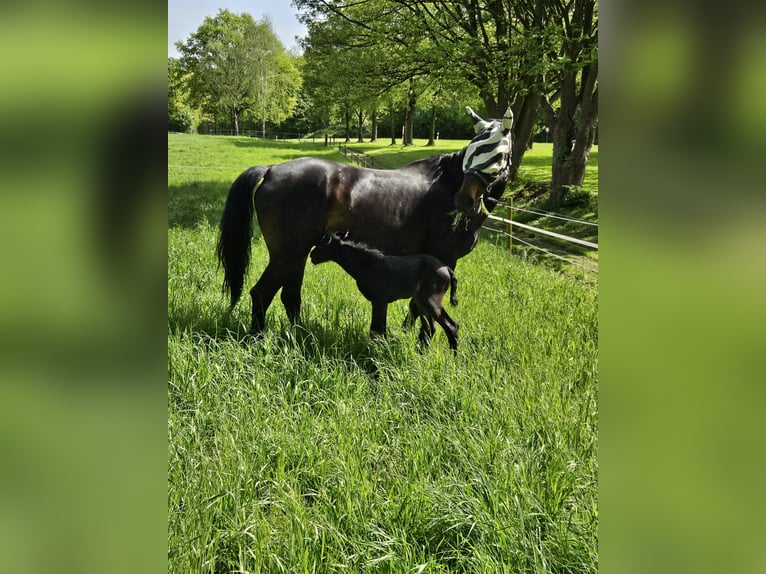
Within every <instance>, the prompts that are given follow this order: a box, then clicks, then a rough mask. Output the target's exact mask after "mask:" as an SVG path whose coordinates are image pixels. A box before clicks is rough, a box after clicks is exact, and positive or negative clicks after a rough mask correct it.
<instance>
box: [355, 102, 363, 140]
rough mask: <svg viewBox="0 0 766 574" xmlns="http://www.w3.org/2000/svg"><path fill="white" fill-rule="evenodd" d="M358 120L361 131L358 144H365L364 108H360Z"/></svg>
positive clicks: (357, 115) (358, 135) (357, 114)
mask: <svg viewBox="0 0 766 574" xmlns="http://www.w3.org/2000/svg"><path fill="white" fill-rule="evenodd" d="M356 118H357V120H358V125H359V130H358V134H357V139H356V141H357V143H364V138H363V137H362V136H363V129H364V111H362V108H359V109H358V110H357V112H356Z"/></svg>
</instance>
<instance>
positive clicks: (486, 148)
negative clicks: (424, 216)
mask: <svg viewBox="0 0 766 574" xmlns="http://www.w3.org/2000/svg"><path fill="white" fill-rule="evenodd" d="M466 111H467V112H468V114H469V115H470V116H471V119H472V120H473V129H474V131H475V132H476V136H475V137H474V138H473V139H472V140H471V143H469V144H468V145H467V146H466V148H465V155H464V156H463V173H464V174H465V175H464V176H463V184H462V185H461V186H460V189H459V190H458V191H457V193H456V194H455V207H456V208H457V210H458V211H460V212H462V213H465V214H468V215H471V214H476V213H478V212H479V209H480V199H481V196H482V195H483V194H484V192H486V191H487V187H489V184H490V182H491V180H492V179H493V178H494V176H495V175H496V174H497V173H498V172H499V171H500V170H502V169H503V168H505V167H506V166H507V165H508V163H509V162H510V154H511V126H512V125H513V112H512V111H511V108H510V107H508V109H507V110H506V111H505V115H504V116H503V119H502V121H500V120H489V121H484V120H483V119H481V118H480V117H479V116H478V115H476V113H475V112H474V111H473V110H472V109H471V108H470V107H466Z"/></svg>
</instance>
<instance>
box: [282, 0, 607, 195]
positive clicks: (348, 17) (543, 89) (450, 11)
mask: <svg viewBox="0 0 766 574" xmlns="http://www.w3.org/2000/svg"><path fill="white" fill-rule="evenodd" d="M596 3H597V0H487V1H486V2H478V0H294V4H295V5H296V6H297V7H298V8H299V9H300V10H302V11H303V12H302V13H303V14H304V17H306V18H311V19H314V20H315V21H316V22H318V26H321V25H322V23H323V22H324V21H325V20H329V19H330V18H335V19H341V20H343V21H344V22H345V23H346V26H347V27H348V28H349V30H353V33H352V32H349V33H348V34H346V36H345V39H344V40H342V41H343V42H344V43H345V44H344V45H345V46H346V47H347V48H348V49H354V48H355V47H360V46H364V47H366V48H369V47H370V46H377V47H378V49H379V50H380V51H381V53H385V54H390V56H389V57H388V58H387V61H388V63H389V65H388V66H387V67H386V68H385V73H386V74H388V75H389V76H390V77H392V78H395V79H396V80H397V81H399V82H403V81H406V80H408V79H410V78H424V77H439V76H443V75H445V74H447V73H449V72H450V71H452V70H455V69H456V67H458V68H459V70H460V71H461V73H462V74H463V76H464V77H465V79H466V80H467V81H468V82H469V83H470V84H472V85H473V87H474V89H475V90H476V92H477V93H478V95H479V96H480V98H481V100H482V102H483V104H484V109H485V112H486V116H487V117H494V118H500V117H502V114H503V112H504V110H505V108H506V106H507V105H508V104H509V103H510V104H511V107H512V110H513V113H514V125H513V146H512V150H511V157H512V169H511V174H510V175H511V177H515V175H516V173H517V170H518V166H519V164H520V163H521V161H522V159H523V156H524V153H525V152H526V149H527V147H528V143H529V141H530V139H531V136H532V133H533V130H534V127H535V124H536V122H537V120H538V118H539V115H540V113H541V106H543V112H544V113H545V114H546V117H547V118H548V123H549V124H550V125H551V129H552V130H553V132H554V168H553V173H552V179H553V188H552V197H551V199H552V200H553V201H554V203H555V202H556V201H558V200H560V197H561V193H563V192H562V190H563V189H564V188H565V186H566V185H572V184H574V185H576V184H577V182H578V181H579V182H580V183H581V182H582V176H583V175H584V166H585V163H586V161H587V154H588V151H589V150H590V145H591V144H592V142H593V136H594V134H595V126H596V124H597V121H598V107H597V74H598V67H597V64H596V62H597V53H598V52H597V50H598V47H597V36H598V14H597V7H596ZM410 96H412V91H411V93H410ZM413 104H414V101H413V98H412V97H410V98H409V106H410V109H411V108H412V106H413ZM556 106H558V107H556ZM573 141H574V144H572V142H573Z"/></svg>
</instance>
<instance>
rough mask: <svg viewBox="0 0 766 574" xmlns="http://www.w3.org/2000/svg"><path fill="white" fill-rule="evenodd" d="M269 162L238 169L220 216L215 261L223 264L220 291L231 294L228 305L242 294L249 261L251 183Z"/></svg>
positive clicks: (262, 175)
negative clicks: (221, 288)
mask: <svg viewBox="0 0 766 574" xmlns="http://www.w3.org/2000/svg"><path fill="white" fill-rule="evenodd" d="M270 168H271V166H256V167H251V168H250V169H248V170H246V171H244V172H242V173H241V174H240V176H239V177H238V178H237V179H236V180H235V181H234V183H233V184H232V185H231V189H229V196H228V198H227V199H226V207H224V208H223V216H222V217H221V225H220V235H219V237H218V247H217V249H216V251H217V253H218V261H219V262H220V263H221V265H223V291H224V293H229V294H230V295H231V308H233V307H234V305H236V304H237V301H238V300H239V296H240V295H241V294H242V285H243V284H244V281H245V273H246V272H247V267H248V265H249V264H250V241H251V240H252V237H253V212H254V211H255V187H256V184H257V183H258V182H259V181H261V180H262V179H263V178H264V176H265V175H266V173H267V172H268V171H269V169H270Z"/></svg>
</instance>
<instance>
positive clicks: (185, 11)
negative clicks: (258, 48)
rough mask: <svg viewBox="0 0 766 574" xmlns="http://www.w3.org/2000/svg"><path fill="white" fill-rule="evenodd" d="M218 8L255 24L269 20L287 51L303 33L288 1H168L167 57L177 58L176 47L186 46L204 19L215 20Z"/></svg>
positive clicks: (296, 43) (303, 29)
mask: <svg viewBox="0 0 766 574" xmlns="http://www.w3.org/2000/svg"><path fill="white" fill-rule="evenodd" d="M221 8H225V9H227V10H229V11H230V12H234V13H235V14H241V13H242V12H247V13H248V14H251V15H252V16H253V18H255V19H256V20H262V19H263V17H264V16H268V17H269V18H270V19H271V24H272V27H273V28H274V32H275V33H276V34H277V36H278V37H279V39H280V40H281V41H282V44H284V46H285V48H287V49H288V50H289V49H291V48H297V47H298V42H297V41H296V40H295V36H303V35H304V34H305V33H306V27H305V26H304V25H303V24H301V23H300V22H298V18H297V16H296V11H295V8H293V6H292V2H290V0H212V1H211V0H168V56H173V57H175V58H177V57H178V56H179V54H178V50H176V48H175V43H176V42H177V41H178V40H181V41H182V42H185V41H186V39H187V38H188V37H189V35H190V34H192V33H193V32H195V31H196V30H197V28H199V26H200V24H202V21H203V20H204V19H205V16H215V15H216V14H217V13H218V10H219V9H221Z"/></svg>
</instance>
